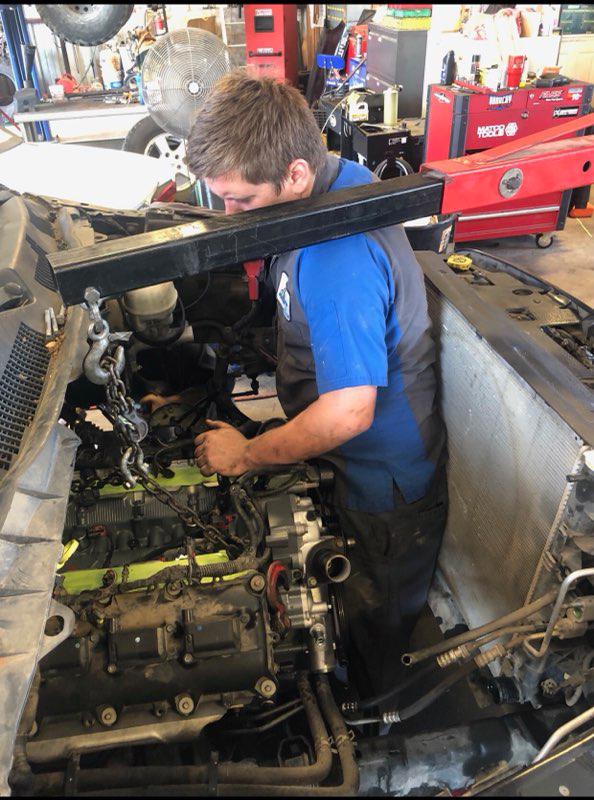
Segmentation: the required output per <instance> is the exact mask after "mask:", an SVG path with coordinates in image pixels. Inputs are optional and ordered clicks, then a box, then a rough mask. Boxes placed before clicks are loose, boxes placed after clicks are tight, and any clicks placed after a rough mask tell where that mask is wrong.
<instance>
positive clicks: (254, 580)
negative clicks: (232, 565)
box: [250, 573, 266, 593]
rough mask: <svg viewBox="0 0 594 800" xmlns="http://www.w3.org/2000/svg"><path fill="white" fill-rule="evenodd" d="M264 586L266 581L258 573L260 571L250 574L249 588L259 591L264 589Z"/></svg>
mask: <svg viewBox="0 0 594 800" xmlns="http://www.w3.org/2000/svg"><path fill="white" fill-rule="evenodd" d="M265 586H266V581H265V579H264V576H263V575H260V573H257V574H256V575H252V577H251V578H250V589H251V590H252V592H258V593H260V592H262V591H264V588H265Z"/></svg>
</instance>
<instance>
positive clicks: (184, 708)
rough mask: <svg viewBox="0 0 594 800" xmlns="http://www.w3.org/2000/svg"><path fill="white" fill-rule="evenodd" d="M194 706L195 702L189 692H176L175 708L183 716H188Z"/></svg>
mask: <svg viewBox="0 0 594 800" xmlns="http://www.w3.org/2000/svg"><path fill="white" fill-rule="evenodd" d="M195 707H196V704H195V703H194V700H193V699H192V697H191V696H190V695H189V694H178V695H177V697H176V698H175V708H176V709H177V711H178V713H179V714H182V715H183V716H184V717H187V716H189V715H190V714H191V713H192V711H193V710H194V708H195Z"/></svg>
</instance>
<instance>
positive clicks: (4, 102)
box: [0, 61, 16, 125]
mask: <svg viewBox="0 0 594 800" xmlns="http://www.w3.org/2000/svg"><path fill="white" fill-rule="evenodd" d="M15 92H16V86H15V85H14V77H13V74H12V69H11V68H10V64H6V63H4V62H3V61H0V108H1V109H2V111H4V113H5V114H8V116H9V117H12V115H13V114H14V111H15V102H14V93H15ZM0 117H1V119H0V125H2V124H4V123H5V122H7V120H6V118H5V117H4V116H3V115H2V114H0Z"/></svg>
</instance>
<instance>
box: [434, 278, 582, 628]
mask: <svg viewBox="0 0 594 800" xmlns="http://www.w3.org/2000/svg"><path fill="white" fill-rule="evenodd" d="M428 297H429V311H430V314H431V317H432V320H433V325H434V331H435V337H436V340H437V342H438V352H439V369H440V373H441V375H440V383H441V406H442V413H443V415H444V418H445V421H446V425H447V428H448V449H449V466H448V482H449V490H450V512H449V518H448V526H447V530H446V535H445V538H444V543H443V546H442V550H441V555H440V567H441V569H442V570H443V573H444V576H445V578H446V580H447V582H448V584H449V585H450V587H452V589H453V592H454V595H455V597H456V600H457V602H458V603H459V605H460V609H461V611H462V613H463V614H464V616H465V618H466V620H467V623H468V624H469V625H470V626H476V625H481V624H483V623H485V622H487V621H489V620H491V619H493V618H494V617H497V616H500V615H501V614H505V613H507V612H508V611H511V610H513V609H515V608H517V607H519V606H521V605H522V604H523V603H524V602H525V600H526V597H527V595H528V592H529V589H530V585H531V583H532V579H533V576H534V574H535V571H536V569H537V566H538V563H539V560H540V557H541V555H542V552H543V549H544V547H545V545H546V542H547V539H548V537H549V533H550V531H551V527H552V526H553V524H554V521H555V517H556V515H557V511H558V508H559V505H560V503H561V502H562V500H563V493H564V489H565V486H566V483H567V481H566V475H568V474H569V473H570V472H572V471H573V469H574V466H575V464H576V462H577V460H578V456H579V453H580V448H581V446H582V444H583V442H582V440H581V439H580V438H579V437H578V436H577V435H576V434H575V432H574V431H573V430H572V429H571V428H570V427H569V426H568V425H567V424H566V423H565V422H564V421H563V420H562V419H561V418H560V417H559V416H558V415H557V413H556V412H554V411H553V410H552V409H551V408H550V406H548V405H547V404H546V403H545V402H544V401H543V399H542V398H541V397H540V396H539V395H538V394H537V393H536V392H535V391H534V390H533V389H532V388H531V387H530V386H529V385H528V384H527V383H526V382H525V381H524V380H523V379H522V378H520V377H519V375H518V374H517V373H516V372H515V371H514V370H513V369H512V368H511V367H510V366H509V364H508V363H507V362H506V361H505V360H504V359H503V358H502V357H501V356H500V355H499V354H497V353H496V352H495V351H494V349H493V348H492V346H491V345H489V344H488V343H487V342H486V340H485V339H483V338H482V337H480V336H479V335H477V333H476V331H475V330H474V329H473V327H472V326H471V325H470V324H469V322H468V321H467V320H466V319H465V317H464V316H463V315H462V314H461V313H460V312H459V311H458V310H457V309H456V308H455V307H454V306H453V305H452V303H450V302H449V301H448V300H447V299H445V298H444V297H443V296H441V295H439V294H438V292H437V291H436V290H435V289H434V288H433V287H431V286H428ZM509 324H513V323H512V322H511V321H510V323H509Z"/></svg>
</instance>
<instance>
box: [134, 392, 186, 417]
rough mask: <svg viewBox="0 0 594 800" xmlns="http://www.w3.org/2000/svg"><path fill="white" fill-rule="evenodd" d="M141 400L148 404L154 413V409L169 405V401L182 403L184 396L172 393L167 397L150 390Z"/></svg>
mask: <svg viewBox="0 0 594 800" xmlns="http://www.w3.org/2000/svg"><path fill="white" fill-rule="evenodd" d="M140 402H141V403H144V404H145V405H147V406H148V407H149V411H150V413H151V414H152V413H153V411H156V410H157V409H158V408H162V407H163V406H167V405H169V403H181V402H182V398H181V396H180V395H179V394H172V395H169V397H167V396H166V395H161V394H154V393H153V392H149V394H145V396H144V397H141V398H140Z"/></svg>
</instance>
